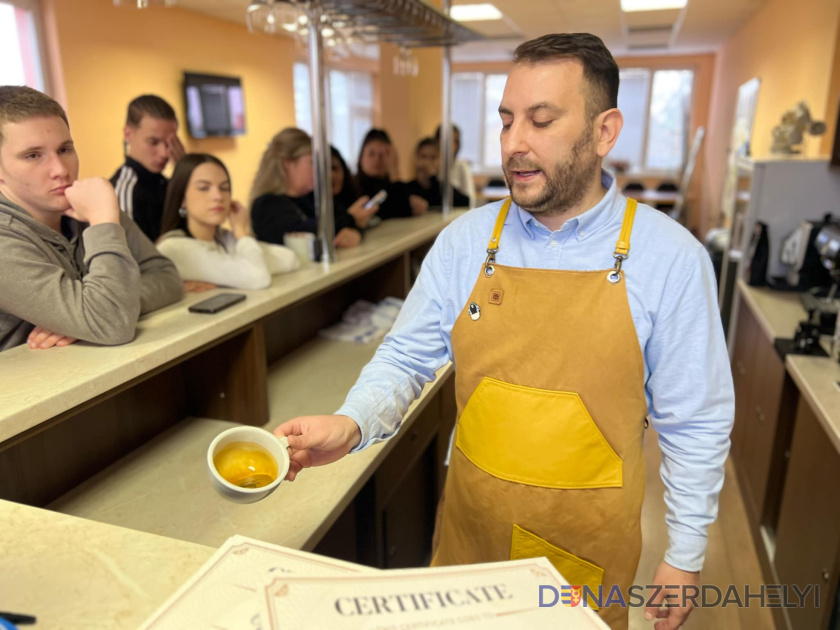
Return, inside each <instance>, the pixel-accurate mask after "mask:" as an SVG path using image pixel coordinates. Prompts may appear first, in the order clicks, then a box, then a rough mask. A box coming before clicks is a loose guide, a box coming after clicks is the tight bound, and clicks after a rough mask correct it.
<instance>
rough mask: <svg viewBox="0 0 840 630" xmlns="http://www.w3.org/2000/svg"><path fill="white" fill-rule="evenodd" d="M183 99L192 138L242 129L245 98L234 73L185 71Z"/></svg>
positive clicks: (236, 132) (243, 129) (238, 134)
mask: <svg viewBox="0 0 840 630" xmlns="http://www.w3.org/2000/svg"><path fill="white" fill-rule="evenodd" d="M184 99H185V101H186V106H187V125H188V127H189V132H190V135H191V136H192V137H193V138H207V137H210V136H241V135H242V134H244V133H245V100H244V98H243V96H242V83H241V81H240V80H239V79H237V78H236V77H219V76H213V75H210V74H195V73H192V72H185V73H184Z"/></svg>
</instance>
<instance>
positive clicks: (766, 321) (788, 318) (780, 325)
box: [738, 279, 808, 341]
mask: <svg viewBox="0 0 840 630" xmlns="http://www.w3.org/2000/svg"><path fill="white" fill-rule="evenodd" d="M738 291H739V292H740V294H741V297H742V298H743V299H744V301H746V302H747V304H748V305H749V306H750V309H751V310H752V312H753V313H754V314H755V316H756V319H757V320H758V324H759V326H761V330H762V331H763V332H764V334H765V336H766V337H767V338H768V339H770V341H774V340H776V339H793V334H794V333H795V332H796V326H797V325H798V324H799V322H800V321H802V320H803V319H806V318H807V317H808V313H807V311H806V310H805V309H804V308H803V307H802V302H800V300H799V293H796V292H795V291H774V290H773V289H768V288H766V287H751V286H749V285H748V284H747V283H746V282H744V281H743V280H742V279H739V280H738Z"/></svg>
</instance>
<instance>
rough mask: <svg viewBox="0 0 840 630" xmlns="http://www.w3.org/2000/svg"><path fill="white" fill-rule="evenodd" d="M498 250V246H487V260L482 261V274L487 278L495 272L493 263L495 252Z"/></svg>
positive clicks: (494, 261)
mask: <svg viewBox="0 0 840 630" xmlns="http://www.w3.org/2000/svg"><path fill="white" fill-rule="evenodd" d="M498 251H499V248H498V247H489V248H487V260H485V261H484V275H485V276H487V277H488V278H489V277H490V276H492V275H493V274H494V273H495V272H496V268H495V267H494V266H493V265H494V264H495V263H496V252H498Z"/></svg>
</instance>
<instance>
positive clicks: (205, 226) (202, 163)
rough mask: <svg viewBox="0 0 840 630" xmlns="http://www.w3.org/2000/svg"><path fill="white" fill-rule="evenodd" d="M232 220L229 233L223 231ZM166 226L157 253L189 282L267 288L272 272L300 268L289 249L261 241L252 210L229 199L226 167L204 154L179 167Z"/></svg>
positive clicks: (166, 206)
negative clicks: (257, 238) (252, 227)
mask: <svg viewBox="0 0 840 630" xmlns="http://www.w3.org/2000/svg"><path fill="white" fill-rule="evenodd" d="M228 219H230V226H231V230H226V229H224V228H223V227H222V224H223V223H224V222H225V221H227V220H228ZM162 225H163V227H162V229H163V235H162V236H161V237H160V239H159V240H158V249H159V250H160V252H161V253H162V254H163V255H164V256H166V257H167V258H169V259H170V260H172V262H174V263H175V266H176V267H177V268H178V273H180V274H181V277H182V278H183V279H184V280H186V281H189V282H201V283H208V284H211V285H221V286H225V287H232V288H234V289H264V288H265V287H267V286H269V285H270V284H271V276H272V275H273V274H276V273H283V272H286V271H292V270H293V269H297V268H298V267H300V261H299V260H298V258H297V256H296V255H295V253H294V252H293V251H292V250H291V249H289V248H288V247H283V246H282V245H266V244H265V243H258V242H257V240H256V239H255V238H254V234H253V232H252V231H251V215H250V212H249V211H248V209H247V208H246V207H245V206H243V205H242V204H241V203H239V202H238V201H232V200H231V186H230V175H229V174H228V171H227V168H225V165H224V164H223V163H222V162H221V161H220V160H219V159H217V158H215V157H214V156H212V155H207V154H206V153H190V154H187V155H185V156H184V157H183V158H181V160H180V161H179V162H178V164H177V165H176V166H175V172H174V173H173V174H172V180H171V181H170V182H169V189H168V190H167V193H166V202H165V204H164V209H163V224H162Z"/></svg>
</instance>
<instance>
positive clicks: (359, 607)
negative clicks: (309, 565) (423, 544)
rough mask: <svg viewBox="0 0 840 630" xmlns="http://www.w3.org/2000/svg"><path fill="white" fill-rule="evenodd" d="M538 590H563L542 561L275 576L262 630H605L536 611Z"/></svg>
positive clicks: (583, 616) (561, 611) (563, 611)
mask: <svg viewBox="0 0 840 630" xmlns="http://www.w3.org/2000/svg"><path fill="white" fill-rule="evenodd" d="M540 586H550V587H553V588H554V589H556V590H557V592H558V593H560V592H562V590H561V588H562V587H563V586H566V587H567V588H569V587H568V582H566V580H564V579H563V577H562V576H561V575H560V574H559V573H558V572H557V570H556V569H555V568H554V567H553V566H552V565H551V563H550V562H549V561H548V560H546V559H545V558H534V559H528V560H513V561H510V562H499V563H492V564H480V565H468V566H462V567H445V568H432V569H408V570H392V571H380V572H376V573H372V574H363V575H355V576H345V575H334V576H327V577H305V576H300V577H299V576H296V575H277V576H274V577H272V579H271V581H270V582H269V583H268V584H267V585H266V587H265V589H264V593H263V602H262V603H263V615H262V618H261V620H262V623H263V625H262V628H263V630H268V628H271V629H278V628H306V629H307V630H351V629H353V630H356V629H364V630H407V629H411V630H421V629H425V628H430V629H431V628H442V627H457V628H474V629H476V630H478V629H481V630H492V629H499V630H515V629H519V628H522V629H523V630H524V629H527V630H538V629H542V628H545V629H551V630H555V629H557V628H563V630H608V627H607V625H606V624H605V623H604V622H603V621H602V620H601V619H600V618H599V617H598V615H597V614H596V613H595V611H594V610H593V609H591V608H584V607H582V606H579V605H578V606H574V607H571V606H567V605H564V604H563V603H561V602H559V601H556V600H555V603H556V605H554V606H550V607H548V606H546V607H540V605H539V603H540Z"/></svg>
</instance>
